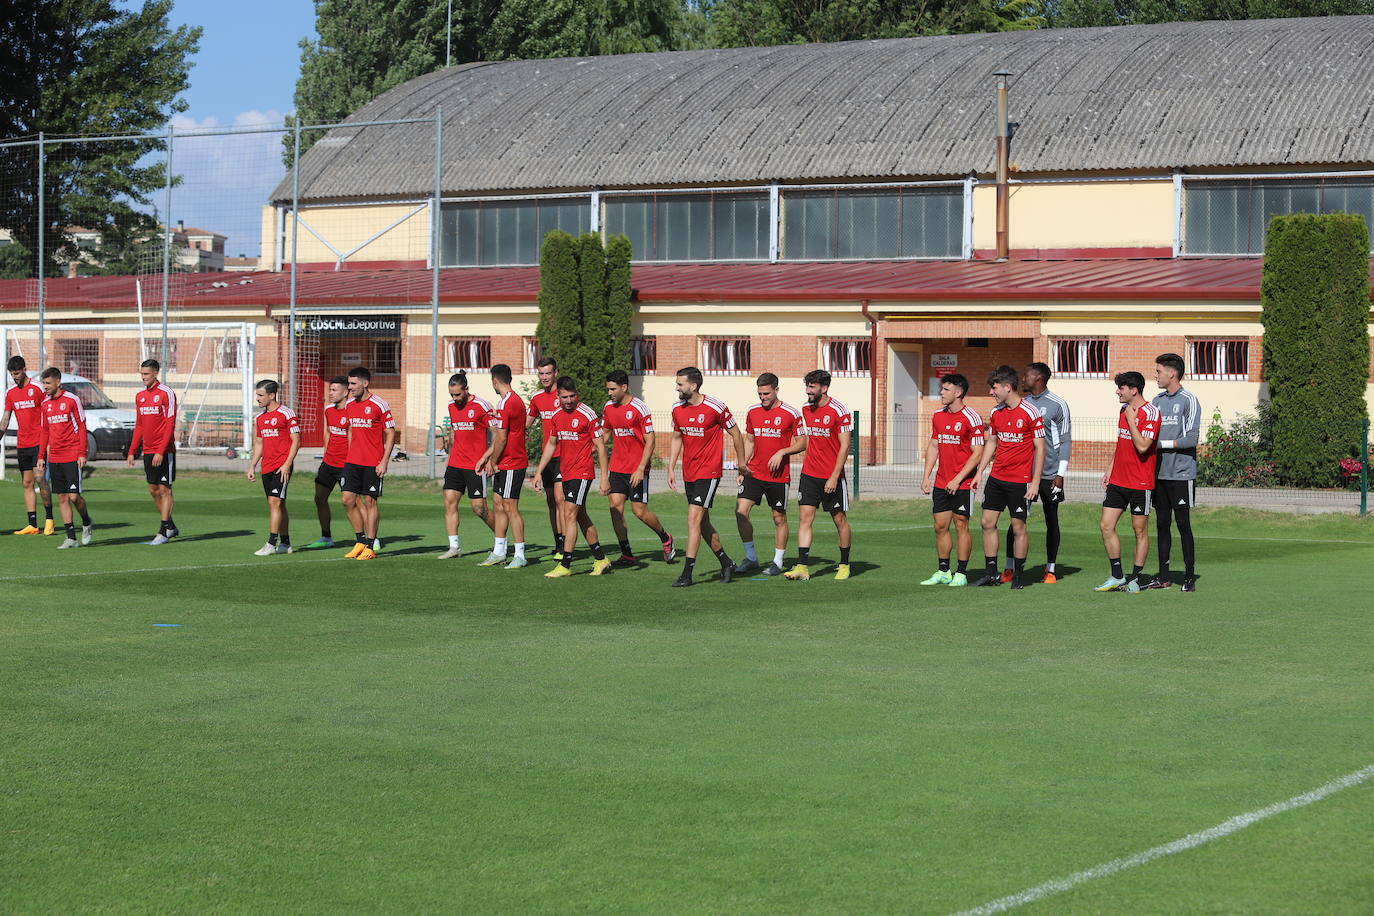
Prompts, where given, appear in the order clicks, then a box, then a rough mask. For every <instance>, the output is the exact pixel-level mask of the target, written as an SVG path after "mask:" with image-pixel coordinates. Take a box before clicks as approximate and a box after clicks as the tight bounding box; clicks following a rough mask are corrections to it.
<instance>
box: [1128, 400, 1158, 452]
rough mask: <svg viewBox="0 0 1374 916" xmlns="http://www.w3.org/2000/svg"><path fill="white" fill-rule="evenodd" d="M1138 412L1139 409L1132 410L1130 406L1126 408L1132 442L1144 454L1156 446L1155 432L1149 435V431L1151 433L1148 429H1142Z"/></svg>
mask: <svg viewBox="0 0 1374 916" xmlns="http://www.w3.org/2000/svg"><path fill="white" fill-rule="evenodd" d="M1138 413H1139V411H1137V410H1132V409H1131V408H1129V407H1127V408H1126V429H1127V431H1129V432H1130V434H1131V444H1132V445H1134V446H1135V450H1136V451H1137V452H1139V453H1140V454H1142V455H1143V454H1145V453H1146V452H1148V451H1149V450H1150V449H1152V448H1154V445H1155V438H1154V435H1153V434H1149V435H1147V433H1149V430H1148V429H1146V430H1143V431H1142V430H1141V429H1140V419H1139V417H1138V416H1137V414H1138Z"/></svg>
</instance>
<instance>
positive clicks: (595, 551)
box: [587, 541, 606, 560]
mask: <svg viewBox="0 0 1374 916" xmlns="http://www.w3.org/2000/svg"><path fill="white" fill-rule="evenodd" d="M587 546H588V547H590V548H591V549H592V556H594V557H596V558H597V559H598V560H604V559H606V551H604V550H602V549H601V542H600V541H597V542H596V543H594V544H588V545H587Z"/></svg>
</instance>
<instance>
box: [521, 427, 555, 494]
mask: <svg viewBox="0 0 1374 916" xmlns="http://www.w3.org/2000/svg"><path fill="white" fill-rule="evenodd" d="M525 428H526V429H529V427H528V426H527V427H525ZM557 447H558V439H557V438H556V437H554V436H550V437H549V441H548V442H545V443H544V451H543V453H542V454H541V455H540V456H539V467H537V468H535V470H534V489H535V491H536V492H539V491H542V490H543V489H544V468H546V467H548V466H549V462H550V461H552V460H553V453H554V449H556V448H557Z"/></svg>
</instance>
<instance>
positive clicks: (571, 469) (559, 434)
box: [534, 375, 611, 579]
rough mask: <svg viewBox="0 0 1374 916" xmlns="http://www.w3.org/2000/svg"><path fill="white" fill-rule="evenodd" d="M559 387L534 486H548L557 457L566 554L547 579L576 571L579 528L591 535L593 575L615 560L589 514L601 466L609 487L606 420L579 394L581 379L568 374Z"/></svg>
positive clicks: (607, 569) (603, 483)
mask: <svg viewBox="0 0 1374 916" xmlns="http://www.w3.org/2000/svg"><path fill="white" fill-rule="evenodd" d="M556 387H557V390H558V405H559V407H558V412H557V413H555V414H554V415H553V419H551V420H549V421H548V424H549V425H548V427H547V428H548V429H549V430H550V432H551V436H550V438H549V441H548V442H545V443H544V452H543V454H542V455H541V456H540V458H539V467H538V469H537V471H536V473H535V475H534V488H535V489H536V490H538V489H542V488H543V487H544V480H545V478H544V472H545V471H546V470H548V467H549V465H550V464H551V463H553V461H554V460H555V459H557V461H558V464H559V470H560V472H561V473H562V475H563V483H562V487H563V503H562V506H561V511H562V522H563V556H562V557H560V558H559V563H558V565H557V566H555V567H554V568H553V570H552V571H551V572H546V573H544V578H546V579H560V578H562V577H564V576H571V575H572V555H573V548H574V547H576V546H577V529H578V528H581V529H582V534H583V536H584V537H586V539H587V546H588V547H590V548H591V551H592V557H593V563H592V575H593V576H600V575H603V574H604V573H607V572H610V570H611V561H610V560H608V559H606V553H605V551H603V550H602V549H601V541H600V539H598V538H597V535H596V526H595V525H593V524H592V520H591V517H590V516H589V515H587V497H588V496H589V495H591V492H592V481H593V480H595V479H596V477H597V476H598V475H597V471H598V470H599V471H600V477H601V492H603V493H604V492H606V489H607V481H606V440H605V439H603V438H602V437H601V420H600V419H599V418H598V417H597V415H596V411H594V410H592V409H591V408H590V407H588V406H587V405H586V404H583V403H582V401H581V400H580V399H579V398H578V396H577V382H575V381H573V380H572V379H571V378H569V377H568V376H566V375H565V376H562V377H561V378H559V379H558V382H557V384H556ZM593 449H595V451H596V466H595V467H593V466H592V451H593Z"/></svg>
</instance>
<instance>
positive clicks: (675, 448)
mask: <svg viewBox="0 0 1374 916" xmlns="http://www.w3.org/2000/svg"><path fill="white" fill-rule="evenodd" d="M680 457H682V431H681V430H677V429H675V430H673V439H672V441H671V442H670V443H669V445H668V489H670V490H676V489H677V475H676V474H675V473H674V468H675V467H676V466H677V460H678V458H680Z"/></svg>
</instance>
